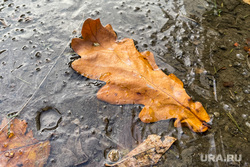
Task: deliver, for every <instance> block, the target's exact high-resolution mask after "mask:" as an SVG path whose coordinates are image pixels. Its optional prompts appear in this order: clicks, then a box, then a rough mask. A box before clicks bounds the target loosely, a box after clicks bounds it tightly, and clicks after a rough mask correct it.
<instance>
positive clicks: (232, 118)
mask: <svg viewBox="0 0 250 167" xmlns="http://www.w3.org/2000/svg"><path fill="white" fill-rule="evenodd" d="M226 113H227V116H228V117H229V118H230V119H231V120H232V121H233V123H234V124H235V125H236V126H237V128H238V129H239V130H240V132H241V133H242V134H243V131H242V130H241V128H240V126H239V125H238V123H237V122H236V121H235V119H234V117H233V116H232V114H231V113H229V112H226Z"/></svg>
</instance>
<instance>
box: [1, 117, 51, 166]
mask: <svg viewBox="0 0 250 167" xmlns="http://www.w3.org/2000/svg"><path fill="white" fill-rule="evenodd" d="M7 122H8V120H7V119H4V120H3V121H2V124H1V127H0V128H2V127H3V126H4V125H6V124H7ZM27 126H28V125H27V123H26V122H25V121H23V120H19V119H14V120H13V121H12V122H11V124H10V127H9V128H8V126H7V127H5V128H4V129H3V130H2V131H1V132H0V143H1V145H2V146H1V147H0V166H5V167H12V166H23V167H25V166H29V167H32V166H36V167H42V166H43V165H44V164H45V163H46V162H47V159H48V156H49V153H50V143H49V141H44V142H39V141H38V140H37V139H35V138H34V137H33V134H32V131H29V132H26V129H27Z"/></svg>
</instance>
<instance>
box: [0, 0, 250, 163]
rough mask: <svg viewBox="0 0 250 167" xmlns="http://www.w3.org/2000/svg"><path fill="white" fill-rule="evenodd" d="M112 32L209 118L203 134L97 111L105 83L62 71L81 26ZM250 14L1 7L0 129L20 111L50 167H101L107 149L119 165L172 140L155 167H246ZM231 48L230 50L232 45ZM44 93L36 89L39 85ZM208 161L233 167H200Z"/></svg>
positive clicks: (135, 110) (191, 7)
mask: <svg viewBox="0 0 250 167" xmlns="http://www.w3.org/2000/svg"><path fill="white" fill-rule="evenodd" d="M89 17H90V18H93V19H95V18H100V19H101V22H102V23H103V25H106V24H111V25H112V26H113V28H114V30H115V31H116V33H117V34H118V38H119V39H122V38H125V37H129V38H132V39H134V41H135V43H136V46H137V49H138V50H139V51H144V50H149V51H152V52H153V53H154V55H155V58H156V63H157V64H158V66H159V67H160V68H161V69H162V70H163V71H164V72H165V73H166V74H170V73H174V74H175V75H176V76H177V77H179V78H180V79H181V80H182V81H183V83H184V85H185V89H186V91H187V92H188V94H189V95H190V96H191V97H192V98H193V99H194V100H196V101H200V102H202V104H203V106H205V108H206V110H207V112H208V113H209V114H210V115H211V117H212V118H213V121H212V129H210V130H209V131H208V132H206V133H205V134H197V133H193V132H191V131H190V130H189V129H188V128H183V129H181V128H175V127H174V126H173V120H168V121H160V122H156V123H152V124H144V123H142V122H141V121H140V120H139V119H138V114H139V112H140V110H141V108H142V106H140V105H122V106H115V105H110V104H107V103H105V102H102V101H99V100H97V98H96V95H95V94H96V92H97V91H98V89H99V88H100V87H101V86H103V85H104V84H105V83H103V82H100V81H95V80H90V79H87V78H84V77H82V76H80V75H79V74H77V73H76V72H75V71H73V70H72V69H71V68H70V66H69V63H70V62H71V61H72V60H73V59H74V57H77V55H76V54H75V53H74V52H73V51H72V49H71V48H70V41H71V39H72V38H73V37H79V36H80V30H81V25H82V23H83V21H84V20H85V19H87V18H89ZM249 27H250V5H248V4H244V3H243V2H241V1H238V0H228V1H221V0H217V2H216V1H212V0H195V1H191V0H179V1H174V0H165V1H164V0H158V1H157V2H152V1H149V0H141V1H136V2H134V1H111V0H110V1H104V0H103V1H96V0H93V1H86V2H83V1H80V0H62V1H55V0H42V1H37V0H22V1H17V0H4V1H2V2H1V3H0V40H1V45H0V83H1V86H0V112H1V119H2V118H3V117H5V116H6V115H7V114H9V113H13V112H17V111H19V110H20V109H22V107H23V105H24V104H25V103H26V102H27V100H28V99H30V98H31V100H30V101H29V102H28V104H27V105H26V106H25V107H24V109H23V110H22V111H21V113H20V115H19V117H20V118H22V119H25V120H26V121H27V122H28V123H29V129H30V130H33V133H34V135H35V137H36V138H38V139H40V140H44V139H50V140H51V153H50V157H49V159H48V162H47V165H46V166H47V167H50V166H65V167H69V166H84V167H85V166H103V164H104V163H105V162H106V161H107V159H106V155H107V153H108V152H109V151H110V150H111V149H118V150H119V151H120V153H121V155H124V154H125V153H127V152H128V151H129V150H131V149H132V148H134V147H136V146H137V144H138V143H140V142H142V141H143V140H144V139H145V138H146V137H147V136H148V135H149V134H159V135H171V136H174V137H176V138H177V139H178V140H177V142H175V143H174V145H173V146H172V147H171V149H170V151H168V152H167V153H166V154H165V155H164V156H163V158H162V159H161V161H160V162H159V163H158V164H157V165H156V166H162V167H163V166H180V167H185V166H221V167H223V166H244V167H247V166H250V156H249V155H250V143H249V141H250V113H249V111H250V98H249V93H250V79H249V78H250V77H249V76H250V67H249V61H250V60H249V59H250V58H249V57H247V53H246V52H245V51H244V50H243V47H244V46H246V45H247V44H246V42H245V40H246V39H247V38H249V37H250V29H249ZM236 42H237V43H238V44H239V46H237V47H236V46H234V43H236ZM41 83H42V84H41ZM207 154H212V155H215V156H218V155H222V156H223V157H224V158H225V157H227V155H229V154H236V155H237V156H238V158H239V157H240V156H241V161H240V162H238V161H234V162H233V161H227V162H222V161H219V162H213V161H211V162H208V161H206V162H203V160H204V159H203V160H202V157H203V158H204V157H205V155H207Z"/></svg>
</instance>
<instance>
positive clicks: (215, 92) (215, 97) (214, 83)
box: [213, 77, 218, 101]
mask: <svg viewBox="0 0 250 167" xmlns="http://www.w3.org/2000/svg"><path fill="white" fill-rule="evenodd" d="M213 87H214V99H215V101H218V99H217V90H216V81H215V78H214V77H213Z"/></svg>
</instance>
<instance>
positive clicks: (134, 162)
mask: <svg viewBox="0 0 250 167" xmlns="http://www.w3.org/2000/svg"><path fill="white" fill-rule="evenodd" d="M175 141H176V138H174V137H170V136H165V137H164V140H163V141H162V140H161V136H158V135H149V136H148V137H147V139H146V140H144V141H143V142H142V143H141V144H139V145H138V146H137V147H136V148H135V149H134V150H132V151H131V152H129V153H128V154H127V155H126V156H124V157H123V158H122V160H120V161H119V162H117V163H114V164H105V165H106V166H118V167H132V166H148V165H154V164H156V163H157V162H158V161H159V160H160V158H161V157H162V155H163V154H164V153H165V152H166V151H167V150H168V149H169V148H170V147H171V145H172V144H173V143H174V142H175Z"/></svg>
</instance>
